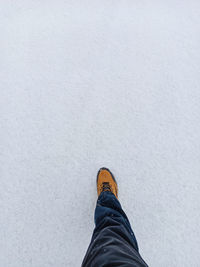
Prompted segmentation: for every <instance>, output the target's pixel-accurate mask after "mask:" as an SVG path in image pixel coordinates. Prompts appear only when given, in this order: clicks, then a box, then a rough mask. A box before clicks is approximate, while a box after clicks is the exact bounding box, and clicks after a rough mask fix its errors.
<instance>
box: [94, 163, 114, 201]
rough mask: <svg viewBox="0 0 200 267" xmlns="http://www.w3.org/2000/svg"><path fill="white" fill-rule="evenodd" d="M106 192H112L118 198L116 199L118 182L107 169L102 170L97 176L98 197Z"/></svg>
mask: <svg viewBox="0 0 200 267" xmlns="http://www.w3.org/2000/svg"><path fill="white" fill-rule="evenodd" d="M104 191H110V192H112V193H113V194H114V195H115V196H116V198H118V188H117V182H116V180H115V178H114V176H113V174H112V172H111V171H110V170H109V169H107V168H101V169H100V170H99V171H98V174H97V194H98V196H99V195H100V194H101V192H104Z"/></svg>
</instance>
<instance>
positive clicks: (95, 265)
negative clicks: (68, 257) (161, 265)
mask: <svg viewBox="0 0 200 267" xmlns="http://www.w3.org/2000/svg"><path fill="white" fill-rule="evenodd" d="M95 225H96V227H95V229H94V232H93V235H92V239H91V242H90V245H89V247H88V250H87V252H86V255H85V257H84V260H83V263H82V267H114V266H122V267H133V266H136V267H138V266H147V264H146V263H145V262H144V260H143V259H142V258H141V256H140V254H139V249H138V244H137V240H136V238H135V235H134V233H133V231H132V228H131V225H130V223H129V220H128V218H127V216H126V214H125V212H124V211H123V210H122V207H121V205H120V202H119V201H118V199H117V198H116V197H115V195H114V194H113V193H111V192H109V191H106V192H102V193H101V194H100V196H99V198H98V200H97V205H96V209H95Z"/></svg>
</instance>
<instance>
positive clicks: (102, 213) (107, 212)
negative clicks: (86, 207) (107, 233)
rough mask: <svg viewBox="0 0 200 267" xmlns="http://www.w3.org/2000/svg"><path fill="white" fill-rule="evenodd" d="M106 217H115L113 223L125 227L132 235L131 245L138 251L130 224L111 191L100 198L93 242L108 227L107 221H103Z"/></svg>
mask: <svg viewBox="0 0 200 267" xmlns="http://www.w3.org/2000/svg"><path fill="white" fill-rule="evenodd" d="M106 216H110V217H113V219H114V220H113V223H115V222H117V223H120V224H123V225H124V226H125V228H126V229H127V231H128V232H129V234H130V236H129V240H130V242H131V244H132V245H133V247H134V248H135V249H136V250H137V251H138V250H139V249H138V244H137V240H136V237H135V235H134V233H133V230H132V228H131V225H130V222H129V220H128V218H127V216H126V214H125V212H124V211H123V209H122V207H121V204H120V202H119V200H118V199H117V198H116V197H115V195H114V194H113V193H111V192H109V191H105V192H102V193H101V194H100V195H99V197H98V200H97V205H96V209H95V215H94V219H95V225H96V227H95V229H94V232H93V237H92V240H93V239H95V237H96V236H97V235H98V233H99V232H100V231H101V230H102V229H103V228H104V227H106V224H105V220H103V219H104V218H105V217H106Z"/></svg>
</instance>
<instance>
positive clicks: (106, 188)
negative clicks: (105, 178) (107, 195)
mask: <svg viewBox="0 0 200 267" xmlns="http://www.w3.org/2000/svg"><path fill="white" fill-rule="evenodd" d="M103 191H111V192H113V190H112V186H111V185H110V184H109V183H108V182H103V183H102V185H101V192H103Z"/></svg>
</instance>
